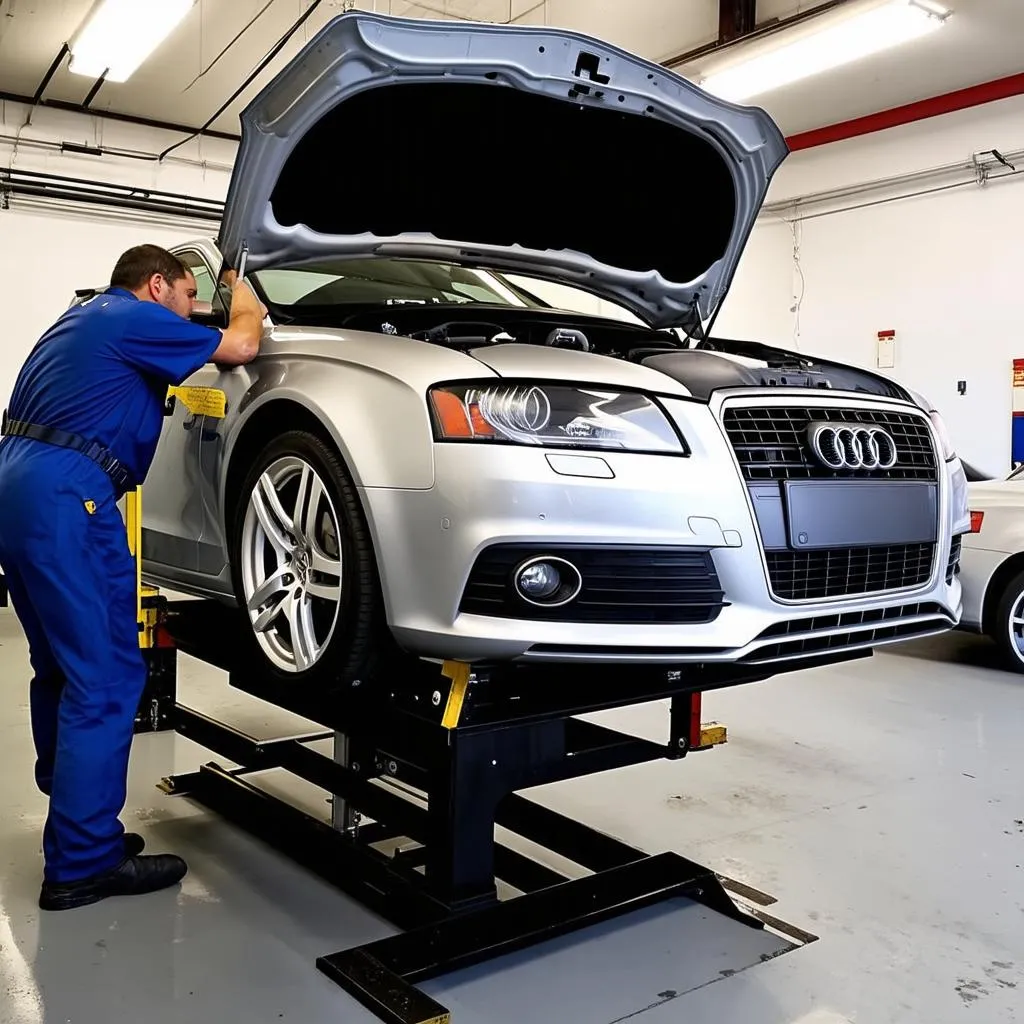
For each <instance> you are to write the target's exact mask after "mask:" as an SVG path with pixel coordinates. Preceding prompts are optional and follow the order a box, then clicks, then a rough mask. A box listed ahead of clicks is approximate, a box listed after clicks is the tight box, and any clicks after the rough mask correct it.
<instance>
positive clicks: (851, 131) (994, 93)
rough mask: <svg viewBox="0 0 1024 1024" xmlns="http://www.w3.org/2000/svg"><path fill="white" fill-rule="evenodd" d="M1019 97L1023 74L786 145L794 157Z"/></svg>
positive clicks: (845, 124) (837, 126)
mask: <svg viewBox="0 0 1024 1024" xmlns="http://www.w3.org/2000/svg"><path fill="white" fill-rule="evenodd" d="M1021 95H1024V74H1018V75H1010V76H1008V77H1006V78H997V79H994V80H993V81H991V82H982V83H980V84H979V85H972V86H968V88H966V89H957V90H956V91H955V92H947V93H943V94H942V95H941V96H932V97H930V98H929V99H925V100H918V101H916V102H914V103H907V104H905V105H904V106H901V107H893V108H892V109H890V110H882V111H879V112H877V113H874V114H867V115H866V116H864V117H855V118H853V119H852V120H850V121H840V122H838V123H837V124H830V125H826V126H825V127H824V128H814V129H812V130H811V131H807V132H800V133H798V134H796V135H791V136H789V138H787V139H786V142H787V144H788V145H789V149H790V152H793V153H795V152H798V151H800V150H802V149H813V148H815V147H817V146H827V145H829V144H830V143H832V142H843V141H845V140H846V139H855V138H858V137H860V136H862V135H871V134H873V133H874V132H881V131H885V130H886V129H888V128H897V127H899V126H900V125H904V124H912V123H914V122H915V121H924V120H926V119H927V118H930V117H939V116H941V115H942V114H952V113H954V112H956V111H958V110H967V109H969V108H971V107H980V106H982V105H983V104H985V103H994V102H996V101H997V100H1005V99H1010V98H1011V97H1013V96H1021Z"/></svg>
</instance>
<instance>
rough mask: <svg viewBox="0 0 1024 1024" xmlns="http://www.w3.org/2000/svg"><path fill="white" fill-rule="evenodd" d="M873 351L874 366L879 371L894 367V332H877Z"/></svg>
mask: <svg viewBox="0 0 1024 1024" xmlns="http://www.w3.org/2000/svg"><path fill="white" fill-rule="evenodd" d="M877 338H878V341H877V345H878V347H877V349H876V350H875V365H876V366H877V367H878V368H879V369H880V370H889V369H892V367H894V366H895V365H896V332H895V331H879V332H878V335H877Z"/></svg>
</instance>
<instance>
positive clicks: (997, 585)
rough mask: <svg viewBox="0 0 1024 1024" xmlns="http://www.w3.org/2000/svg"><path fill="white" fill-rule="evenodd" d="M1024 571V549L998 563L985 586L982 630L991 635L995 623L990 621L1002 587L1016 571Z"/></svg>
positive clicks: (994, 612)
mask: <svg viewBox="0 0 1024 1024" xmlns="http://www.w3.org/2000/svg"><path fill="white" fill-rule="evenodd" d="M1020 572H1024V551H1018V552H1017V553H1016V554H1013V555H1010V556H1009V557H1008V558H1007V559H1005V560H1004V561H1002V562H1000V563H999V566H998V567H997V568H996V571H995V572H994V573H992V576H991V577H990V578H989V581H988V584H987V586H986V587H985V599H984V602H983V604H982V610H981V628H982V632H984V633H986V634H989V635H991V633H992V630H993V627H994V625H995V623H994V622H993V621H992V620H993V618H994V617H995V614H996V607H997V605H998V604H999V598H1000V597H1001V596H1002V593H1003V589H1004V588H1005V587H1006V585H1007V584H1008V583H1009V582H1010V580H1012V579H1013V578H1014V576H1016V575H1017V574H1018V573H1020Z"/></svg>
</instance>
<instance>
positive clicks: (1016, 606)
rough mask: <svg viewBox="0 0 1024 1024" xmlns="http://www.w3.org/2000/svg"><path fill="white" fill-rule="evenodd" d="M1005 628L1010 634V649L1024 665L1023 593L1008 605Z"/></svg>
mask: <svg viewBox="0 0 1024 1024" xmlns="http://www.w3.org/2000/svg"><path fill="white" fill-rule="evenodd" d="M1006 626H1007V630H1008V631H1009V634H1010V649H1011V650H1012V651H1013V653H1014V654H1016V656H1017V658H1018V660H1019V661H1021V662H1022V663H1024V591H1022V592H1020V593H1019V594H1017V596H1016V597H1015V598H1014V600H1013V603H1012V604H1011V605H1010V615H1009V619H1008V620H1007V623H1006Z"/></svg>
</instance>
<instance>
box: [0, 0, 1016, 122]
mask: <svg viewBox="0 0 1024 1024" xmlns="http://www.w3.org/2000/svg"><path fill="white" fill-rule="evenodd" d="M91 2H92V0H0V92H6V93H15V94H20V95H31V94H33V93H34V92H35V90H36V88H37V86H38V85H39V82H40V80H41V79H42V77H43V75H44V74H45V72H46V69H47V68H48V67H49V65H50V63H51V62H52V61H53V59H54V57H55V56H56V55H57V53H58V52H59V50H60V48H61V45H62V43H63V42H64V41H65V40H66V39H67V38H68V37H70V36H71V35H72V33H73V32H74V31H75V29H76V28H77V27H78V25H79V24H80V23H81V21H82V19H83V18H84V16H85V14H86V12H87V11H88V9H89V7H90V5H91ZM312 2H313V0H272V2H271V3H270V6H269V8H268V9H267V10H266V11H265V12H264V13H263V14H261V15H260V16H259V17H258V18H257V19H256V20H255V22H254V23H253V24H252V26H251V27H250V28H248V29H247V30H246V31H245V32H244V34H243V35H242V36H241V38H240V39H239V40H238V41H237V42H236V43H235V44H234V45H233V46H232V47H231V48H230V49H229V50H228V52H227V54H226V55H225V56H224V57H222V58H221V59H220V60H219V61H217V62H216V64H213V61H214V58H215V57H216V56H217V55H218V54H219V53H220V51H221V50H222V49H223V48H224V47H225V46H226V45H227V44H228V43H229V42H230V41H231V39H232V38H233V37H234V36H235V35H236V34H237V33H238V32H239V31H240V30H241V29H242V27H243V26H244V25H245V24H246V23H247V22H248V21H249V20H250V19H251V18H252V17H253V16H254V15H256V13H257V12H258V11H259V10H260V9H261V8H262V7H264V5H265V4H266V3H267V0H199V2H198V3H197V5H196V7H195V8H194V9H193V10H192V12H191V13H190V14H189V15H188V17H187V18H186V20H185V21H184V22H183V23H182V25H181V26H180V27H179V28H178V30H177V31H176V32H175V33H174V35H173V36H172V37H170V38H169V39H168V40H166V41H165V42H164V43H163V44H162V45H161V46H160V48H159V49H158V50H157V51H156V53H155V54H154V55H153V56H152V57H151V58H150V59H149V60H148V61H147V62H146V63H145V64H144V65H143V66H142V67H141V68H140V69H139V71H137V72H136V73H135V75H133V76H132V78H131V79H129V81H128V82H126V83H123V84H115V83H105V84H104V85H103V87H102V89H101V90H100V91H99V93H98V95H97V96H96V98H95V100H94V101H93V103H92V109H94V110H95V111H96V112H97V113H102V112H103V111H104V110H112V111H117V112H120V113H123V114H132V115H138V116H143V117H147V118H152V119H155V120H159V121H168V122H174V123H177V124H187V125H193V126H197V125H200V124H202V123H203V122H205V121H206V120H207V118H208V117H209V116H210V115H211V114H212V113H213V112H214V111H215V110H216V109H217V108H218V107H219V106H220V105H221V104H222V103H223V102H224V101H225V100H226V99H227V98H228V96H230V95H231V93H232V92H233V91H234V90H235V89H236V88H237V87H238V86H239V85H240V84H241V82H242V81H243V79H244V78H245V77H246V75H247V74H249V73H250V72H251V70H252V69H253V67H254V66H255V65H256V64H257V62H258V61H259V60H260V59H261V58H262V57H263V55H264V54H265V53H266V52H267V51H268V50H269V49H270V48H271V47H272V46H273V45H274V43H275V42H276V41H277V40H278V38H279V37H280V36H281V35H282V34H283V33H284V32H285V31H286V30H287V29H288V28H289V27H290V26H291V25H292V23H293V22H294V21H295V20H296V19H297V18H298V17H299V16H300V15H301V14H302V13H303V12H304V11H306V10H307V9H308V7H309V6H310V4H311V3H312ZM819 2H821V0H803V2H802V3H801V2H798V0H759V3H758V20H759V21H762V20H765V19H767V18H772V17H785V16H787V15H789V14H792V13H794V12H796V11H797V10H801V9H806V8H808V7H813V6H816V5H817V3H819ZM945 2H946V3H947V4H948V6H950V7H951V8H952V9H953V11H954V17H953V18H952V19H951V21H950V23H949V24H948V25H947V26H946V27H945V28H943V29H942V30H941V31H940V32H937V33H934V34H932V35H931V36H929V37H927V38H926V39H924V40H921V41H918V42H915V43H911V44H909V45H907V46H905V47H903V48H901V49H896V50H892V51H889V52H888V53H886V54H881V55H878V56H877V57H874V58H869V59H867V60H865V61H862V62H860V63H858V64H856V65H852V66H849V67H847V68H845V69H842V70H837V71H833V72H830V73H828V74H824V75H820V76H817V77H815V78H814V79H811V80H808V81H806V82H803V83H799V84H796V85H793V86H790V87H788V88H785V89H780V90H778V91H777V92H775V93H771V94H768V95H765V96H762V97H759V98H758V100H757V102H758V103H759V104H760V105H762V106H764V107H766V108H767V109H768V110H769V111H770V112H771V113H772V114H773V116H774V117H775V118H776V120H777V121H778V122H779V124H780V125H781V127H782V128H783V130H784V131H785V132H786V133H787V134H792V133H795V132H800V131H806V130H808V129H811V128H817V127H821V126H822V125H825V124H831V123H834V122H836V121H842V120H845V119H847V118H851V117H858V116H861V115H864V114H869V113H873V112H875V111H877V110H883V109H886V108H889V107H893V106H898V105H900V104H904V103H909V102H912V101H914V100H918V99H923V98H926V97H929V96H934V95H937V94H939V93H943V92H948V91H950V90H953V89H959V88H963V87H965V86H969V85H974V84H977V83H979V82H984V81H988V80H991V79H994V78H999V77H1002V76H1004V75H1010V74H1014V73H1017V72H1021V71H1024V46H1022V45H1021V40H1022V39H1024V0H945ZM345 6H346V4H345V2H344V0H321V3H320V6H319V7H318V8H317V10H316V11H315V12H314V13H313V15H312V16H311V17H310V18H309V19H308V20H307V22H306V23H305V25H304V26H303V28H302V29H300V30H299V32H298V33H297V34H296V36H295V37H294V38H293V39H292V41H291V42H290V43H289V45H288V46H287V47H286V48H285V49H284V50H283V51H282V52H281V54H280V55H279V56H278V57H277V58H276V59H275V61H274V62H273V63H272V64H271V65H270V67H269V68H268V69H267V71H266V72H264V74H263V75H262V76H261V77H260V78H258V79H257V80H256V81H255V82H254V83H253V84H252V85H251V86H250V87H249V88H248V89H247V90H246V91H245V92H244V93H243V94H242V95H241V96H240V97H239V99H238V100H237V102H236V103H235V104H233V106H232V107H231V108H229V109H228V110H227V111H226V112H225V113H224V115H222V116H221V117H220V118H219V119H218V120H217V121H216V123H215V124H214V125H213V127H214V128H216V129H218V130H220V131H225V132H230V133H235V132H237V130H238V111H239V110H240V109H241V107H242V106H243V105H244V104H245V102H246V101H247V100H248V99H249V98H251V96H252V95H253V93H254V92H255V91H256V90H257V89H258V87H259V84H260V83H261V82H262V81H265V80H266V79H267V78H268V77H269V76H270V75H272V74H273V72H274V71H275V70H277V69H279V68H280V67H281V66H282V65H283V64H284V63H285V62H286V61H287V59H288V58H289V57H290V56H291V55H293V54H294V53H295V52H296V51H297V50H298V49H299V48H300V47H301V46H302V45H303V43H304V42H305V41H306V40H307V39H308V38H309V37H310V36H311V35H312V34H314V33H315V32H316V31H317V30H318V29H319V28H320V27H321V26H322V25H323V24H324V23H325V22H326V21H327V20H329V19H330V18H332V17H334V16H335V15H337V14H339V13H340V12H341V11H342V10H343V9H344V8H345ZM355 6H357V7H360V8H363V9H365V10H373V9H376V10H378V11H379V12H382V13H392V14H395V15H406V16H410V17H432V18H436V17H455V18H473V19H479V20H485V21H500V22H507V21H510V20H513V21H519V22H521V23H530V24H549V25H558V26H564V27H568V28H574V29H578V30H582V31H585V32H589V33H591V34H593V35H596V36H599V37H602V38H604V39H607V40H609V41H610V42H613V43H616V44H618V45H620V46H624V47H626V48H627V49H631V50H634V51H636V52H638V53H640V54H642V55H644V56H645V57H648V58H650V59H653V60H657V61H663V60H665V59H667V58H669V57H672V56H675V55H677V54H679V53H682V52H685V51H688V50H690V49H693V48H695V47H698V46H701V45H704V44H706V43H709V42H712V41H713V40H714V39H715V37H716V35H717V28H718V13H717V12H718V0H419V2H411V0H376V2H374V0H359V2H358V3H356V4H355ZM211 64H213V66H211ZM680 70H681V71H683V72H684V73H685V72H686V71H687V70H689V69H680ZM198 76H202V77H198ZM91 84H92V83H91V82H90V81H89V80H88V79H86V78H82V77H80V76H76V75H72V74H70V73H69V72H68V71H67V69H66V62H65V66H64V67H62V68H61V70H60V71H59V72H58V73H57V74H56V76H55V77H54V78H53V80H52V82H51V83H50V85H49V87H48V88H47V90H46V94H45V95H46V98H47V99H55V100H63V101H67V102H72V103H77V102H81V101H82V100H83V99H84V98H85V96H86V94H87V93H88V91H89V89H90V87H91Z"/></svg>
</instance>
